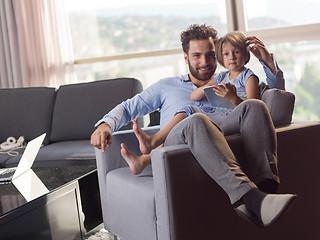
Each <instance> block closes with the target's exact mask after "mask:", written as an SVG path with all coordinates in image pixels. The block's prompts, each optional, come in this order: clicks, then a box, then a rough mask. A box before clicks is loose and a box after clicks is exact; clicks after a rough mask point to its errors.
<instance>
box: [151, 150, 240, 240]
mask: <svg viewBox="0 0 320 240" xmlns="http://www.w3.org/2000/svg"><path fill="white" fill-rule="evenodd" d="M151 159H152V160H151V161H152V172H153V184H154V192H155V202H156V216H157V232H158V239H159V240H162V239H170V240H174V239H207V237H208V236H210V235H211V234H212V223H213V222H216V221H218V222H219V221H220V222H221V221H222V222H223V221H225V224H226V225H228V224H229V223H228V222H227V221H228V220H229V219H230V218H229V217H225V218H221V216H222V215H224V216H225V215H234V212H233V210H232V208H231V207H230V201H229V198H228V196H227V195H226V194H225V193H224V192H223V190H222V189H221V188H220V187H219V186H218V185H217V184H216V183H215V181H213V180H212V179H211V178H210V177H209V175H207V173H206V172H205V171H204V170H203V169H202V168H201V166H200V165H199V163H198V162H197V161H196V159H195V158H194V156H193V155H192V153H191V152H190V150H189V148H188V147H187V145H184V144H183V145H175V146H166V147H162V148H157V149H155V150H153V151H152V152H151ZM208 189H210V190H209V191H208ZM213 203H214V206H219V207H218V208H216V207H214V206H213V207H211V208H210V207H208V206H210V205H211V206H212V204H213ZM186 229H188V230H187V231H186ZM219 237H222V236H218V237H217V238H218V239H219Z"/></svg>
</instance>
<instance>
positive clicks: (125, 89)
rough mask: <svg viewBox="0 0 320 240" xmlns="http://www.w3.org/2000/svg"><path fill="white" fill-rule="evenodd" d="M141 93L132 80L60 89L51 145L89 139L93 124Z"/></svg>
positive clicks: (53, 121)
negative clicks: (52, 143)
mask: <svg viewBox="0 0 320 240" xmlns="http://www.w3.org/2000/svg"><path fill="white" fill-rule="evenodd" d="M141 90H142V86H141V83H140V82H139V81H138V80H137V79H134V78H119V79H111V80H103V81H96V82H91V83H81V84H71V85H65V86H61V87H60V88H59V89H58V91H57V96H56V101H55V106H54V112H53V118H52V129H51V135H50V141H51V142H58V141H66V140H80V139H90V136H91V134H92V132H93V131H94V124H95V123H96V122H97V121H98V120H99V119H101V118H102V117H103V115H104V114H106V113H107V112H108V111H110V110H111V109H112V108H114V107H115V106H116V105H117V104H119V103H121V102H122V101H124V100H126V99H128V98H131V97H132V96H134V95H135V94H137V93H139V92H141ZM127 128H128V127H127Z"/></svg>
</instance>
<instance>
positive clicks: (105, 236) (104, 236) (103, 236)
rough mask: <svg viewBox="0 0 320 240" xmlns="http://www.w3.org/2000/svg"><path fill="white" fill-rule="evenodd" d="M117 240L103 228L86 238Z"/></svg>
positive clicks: (87, 239) (92, 239)
mask: <svg viewBox="0 0 320 240" xmlns="http://www.w3.org/2000/svg"><path fill="white" fill-rule="evenodd" d="M117 239H118V238H114V236H113V234H110V233H109V232H108V231H107V230H105V229H104V228H101V229H100V230H99V231H98V232H96V233H94V234H93V235H91V236H88V237H87V238H86V240H117Z"/></svg>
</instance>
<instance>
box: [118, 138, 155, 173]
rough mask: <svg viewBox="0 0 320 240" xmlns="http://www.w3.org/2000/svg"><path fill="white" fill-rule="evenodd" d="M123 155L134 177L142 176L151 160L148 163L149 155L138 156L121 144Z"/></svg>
mask: <svg viewBox="0 0 320 240" xmlns="http://www.w3.org/2000/svg"><path fill="white" fill-rule="evenodd" d="M121 155H122V157H123V158H124V160H126V162H127V163H128V165H129V168H130V171H131V172H132V173H133V174H134V175H138V174H140V173H141V172H142V171H143V169H144V168H145V167H146V166H147V165H148V163H149V162H150V159H149V161H148V155H141V156H136V155H134V154H133V153H132V152H130V151H129V150H128V148H127V147H126V146H125V145H124V144H123V143H121ZM149 157H150V156H149Z"/></svg>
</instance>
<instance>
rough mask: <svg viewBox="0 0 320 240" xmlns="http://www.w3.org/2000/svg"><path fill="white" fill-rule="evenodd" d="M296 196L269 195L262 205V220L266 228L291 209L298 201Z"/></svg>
mask: <svg viewBox="0 0 320 240" xmlns="http://www.w3.org/2000/svg"><path fill="white" fill-rule="evenodd" d="M296 197H297V195H295V194H268V195H267V196H266V197H265V198H264V199H263V200H262V204H261V220H262V223H263V225H264V226H265V227H267V226H269V225H270V224H272V223H273V222H274V221H276V220H277V219H279V217H280V216H281V215H282V214H283V213H284V212H285V211H286V210H287V209H288V208H289V206H290V205H291V204H292V203H293V201H294V200H295V199H296Z"/></svg>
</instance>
